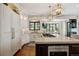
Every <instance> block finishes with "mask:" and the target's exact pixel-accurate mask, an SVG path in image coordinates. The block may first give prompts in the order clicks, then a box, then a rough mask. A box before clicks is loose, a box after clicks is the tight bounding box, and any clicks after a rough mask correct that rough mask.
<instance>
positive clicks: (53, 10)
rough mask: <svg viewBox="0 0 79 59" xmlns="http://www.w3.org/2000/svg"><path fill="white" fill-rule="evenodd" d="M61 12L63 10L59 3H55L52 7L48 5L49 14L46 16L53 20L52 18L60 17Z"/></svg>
mask: <svg viewBox="0 0 79 59" xmlns="http://www.w3.org/2000/svg"><path fill="white" fill-rule="evenodd" d="M62 11H63V8H62V5H61V4H60V3H57V4H56V5H55V6H54V7H52V6H51V5H49V14H48V18H49V20H51V19H53V17H54V16H60V15H62Z"/></svg>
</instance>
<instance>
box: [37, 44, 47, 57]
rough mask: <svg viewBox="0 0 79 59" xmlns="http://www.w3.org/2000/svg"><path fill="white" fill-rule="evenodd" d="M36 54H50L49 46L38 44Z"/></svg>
mask: <svg viewBox="0 0 79 59" xmlns="http://www.w3.org/2000/svg"><path fill="white" fill-rule="evenodd" d="M36 56H48V47H47V46H44V45H41V44H37V45H36Z"/></svg>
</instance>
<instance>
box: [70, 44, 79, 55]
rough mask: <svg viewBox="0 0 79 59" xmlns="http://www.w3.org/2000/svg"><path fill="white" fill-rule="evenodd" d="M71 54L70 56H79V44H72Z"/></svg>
mask: <svg viewBox="0 0 79 59" xmlns="http://www.w3.org/2000/svg"><path fill="white" fill-rule="evenodd" d="M69 55H70V56H79V45H70V47H69Z"/></svg>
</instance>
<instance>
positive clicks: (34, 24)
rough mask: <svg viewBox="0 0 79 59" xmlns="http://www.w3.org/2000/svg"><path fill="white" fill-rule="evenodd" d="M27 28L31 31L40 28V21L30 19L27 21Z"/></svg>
mask: <svg viewBox="0 0 79 59" xmlns="http://www.w3.org/2000/svg"><path fill="white" fill-rule="evenodd" d="M29 30H32V31H36V30H40V21H37V22H36V21H35V22H32V21H30V22H29Z"/></svg>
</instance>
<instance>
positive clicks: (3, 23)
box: [0, 4, 21, 56]
mask: <svg viewBox="0 0 79 59" xmlns="http://www.w3.org/2000/svg"><path fill="white" fill-rule="evenodd" d="M12 28H14V29H15V30H14V31H15V32H14V33H15V34H14V36H15V38H14V39H12V30H11V29H12ZM20 48H21V36H20V16H19V15H17V14H16V13H14V12H13V11H12V10H11V9H9V8H8V7H6V6H5V5H3V4H0V55H2V56H3V55H5V56H6V55H8V56H10V55H13V54H14V53H15V52H16V51H17V50H18V49H20Z"/></svg>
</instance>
